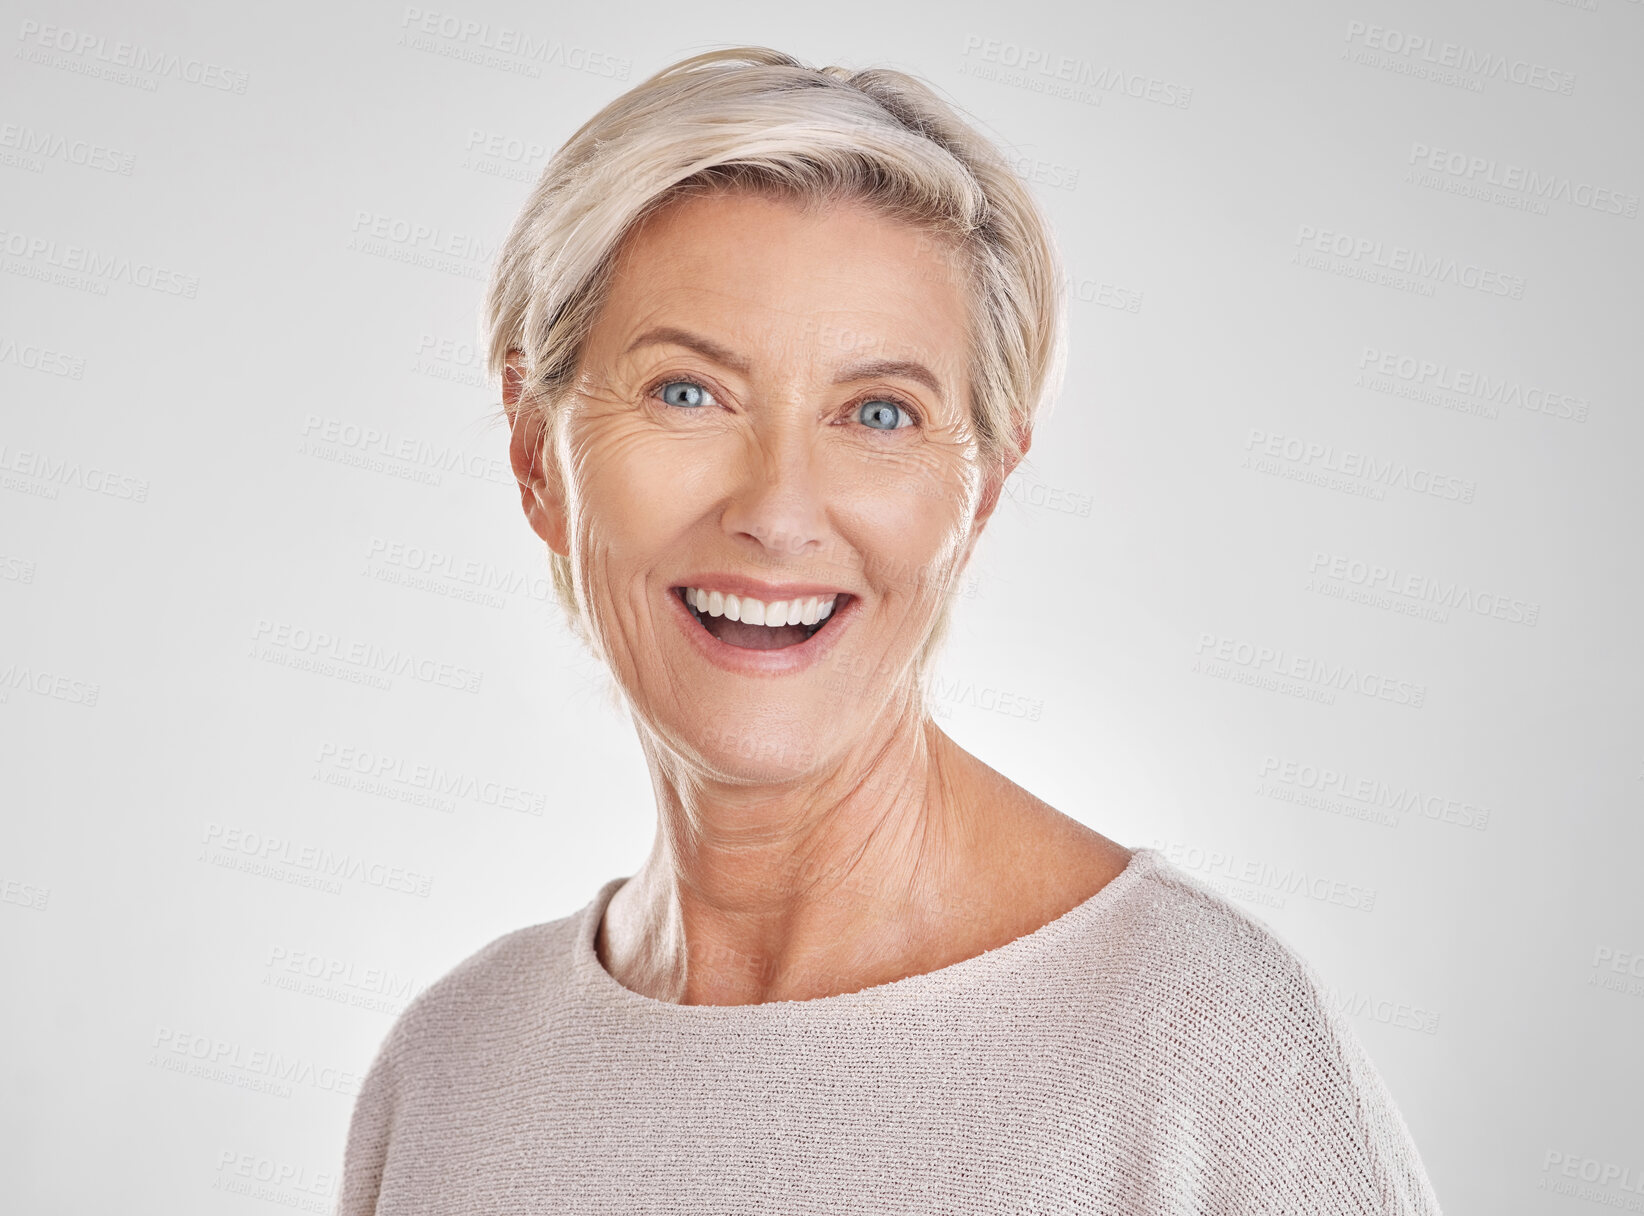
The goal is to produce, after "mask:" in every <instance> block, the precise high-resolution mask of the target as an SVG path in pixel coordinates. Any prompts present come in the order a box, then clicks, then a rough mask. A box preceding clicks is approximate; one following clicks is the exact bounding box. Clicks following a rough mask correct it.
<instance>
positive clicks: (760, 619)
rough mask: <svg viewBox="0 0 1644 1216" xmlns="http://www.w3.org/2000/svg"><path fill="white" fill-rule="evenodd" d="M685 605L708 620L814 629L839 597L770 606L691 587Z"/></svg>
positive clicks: (824, 597)
mask: <svg viewBox="0 0 1644 1216" xmlns="http://www.w3.org/2000/svg"><path fill="white" fill-rule="evenodd" d="M685 602H686V603H688V604H690V605H691V606H692V607H693V608H695V609H696V610H697V611H698V612H701V613H703V614H705V615H707V616H722V617H724V618H725V619H726V620H730V621H742V622H744V623H745V624H749V625H770V626H777V625H814V624H816V623H817V622H818V621H824V620H827V618H828V616H829V615H830V614H831V613H832V612H833V610H834V607H835V605H836V604H837V603H838V602H839V597H838V596H837V595H827V596H822V595H813V596H809V597H807V598H805V599H797V600H777V601H776V602H775V603H771V604H767V603H765V602H764V601H763V600H756V599H753V598H751V597H750V596H746V595H726V594H724V593H723V592H719V591H704V590H703V589H702V588H701V587H687V588H685Z"/></svg>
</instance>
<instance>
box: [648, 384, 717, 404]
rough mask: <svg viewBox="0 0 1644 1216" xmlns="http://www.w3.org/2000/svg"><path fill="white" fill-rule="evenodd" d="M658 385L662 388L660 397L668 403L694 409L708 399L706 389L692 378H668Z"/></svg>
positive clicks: (705, 402)
mask: <svg viewBox="0 0 1644 1216" xmlns="http://www.w3.org/2000/svg"><path fill="white" fill-rule="evenodd" d="M658 387H659V388H661V390H662V399H663V400H664V401H666V402H667V403H668V404H669V405H682V406H686V407H687V408H692V409H694V408H695V407H697V406H700V405H705V404H707V401H708V393H707V391H706V390H705V389H704V388H703V387H702V386H701V385H700V384H698V383H697V382H696V381H694V380H669V381H666V382H665V383H663V384H661V385H658ZM676 390H683V392H680V391H676Z"/></svg>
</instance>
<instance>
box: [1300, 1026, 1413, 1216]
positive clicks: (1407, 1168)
mask: <svg viewBox="0 0 1644 1216" xmlns="http://www.w3.org/2000/svg"><path fill="white" fill-rule="evenodd" d="M1326 1021H1327V1024H1328V1025H1329V1026H1330V1028H1331V1030H1332V1032H1333V1036H1332V1037H1333V1038H1334V1039H1335V1042H1336V1046H1337V1049H1338V1053H1339V1059H1340V1066H1341V1069H1342V1075H1343V1076H1344V1078H1345V1079H1346V1086H1345V1090H1344V1093H1345V1094H1347V1095H1351V1097H1352V1100H1353V1106H1354V1110H1353V1112H1352V1118H1351V1125H1352V1127H1353V1129H1354V1130H1353V1133H1352V1135H1353V1137H1354V1138H1355V1139H1356V1140H1357V1142H1358V1149H1359V1152H1361V1153H1362V1154H1363V1160H1364V1169H1365V1172H1366V1173H1367V1175H1368V1176H1369V1178H1370V1182H1371V1185H1372V1188H1373V1193H1374V1195H1375V1202H1376V1203H1377V1205H1378V1206H1377V1209H1376V1210H1377V1212H1378V1213H1385V1216H1440V1212H1439V1203H1438V1196H1437V1195H1436V1194H1435V1193H1434V1191H1433V1184H1432V1182H1431V1181H1430V1180H1429V1179H1428V1177H1427V1171H1426V1169H1425V1168H1424V1167H1423V1165H1422V1161H1421V1155H1420V1153H1419V1152H1417V1150H1416V1144H1415V1140H1414V1138H1413V1137H1412V1136H1411V1135H1410V1128H1409V1127H1408V1125H1406V1123H1405V1121H1404V1116H1403V1115H1401V1114H1400V1113H1399V1108H1398V1105H1397V1104H1396V1103H1395V1102H1394V1101H1393V1095H1392V1094H1391V1093H1390V1092H1389V1091H1388V1089H1387V1085H1386V1083H1385V1082H1384V1081H1383V1080H1382V1077H1381V1074H1380V1073H1379V1072H1377V1071H1376V1068H1375V1065H1374V1064H1372V1063H1371V1061H1370V1057H1369V1054H1368V1053H1367V1052H1366V1051H1365V1049H1364V1045H1363V1043H1362V1042H1360V1040H1359V1036H1358V1034H1357V1033H1356V1032H1355V1031H1354V1030H1353V1028H1352V1027H1351V1026H1350V1025H1348V1024H1347V1022H1346V1021H1345V1019H1344V1018H1342V1017H1341V1016H1340V1015H1339V1014H1336V1013H1335V1012H1333V1011H1330V1010H1326Z"/></svg>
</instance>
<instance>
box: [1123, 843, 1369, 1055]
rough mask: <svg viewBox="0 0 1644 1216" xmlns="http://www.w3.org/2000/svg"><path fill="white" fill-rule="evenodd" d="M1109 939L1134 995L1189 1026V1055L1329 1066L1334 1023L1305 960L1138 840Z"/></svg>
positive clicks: (1318, 980) (1256, 921) (1334, 1050)
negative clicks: (1133, 980)
mask: <svg viewBox="0 0 1644 1216" xmlns="http://www.w3.org/2000/svg"><path fill="white" fill-rule="evenodd" d="M1123 877H1124V880H1128V882H1129V884H1130V885H1129V888H1128V889H1127V890H1126V891H1125V898H1123V899H1121V900H1119V901H1118V903H1117V905H1116V907H1115V918H1114V919H1115V922H1116V923H1115V924H1114V925H1113V926H1112V932H1113V933H1114V935H1115V937H1116V939H1117V940H1115V941H1114V942H1113V943H1112V946H1111V948H1112V949H1114V950H1115V951H1116V952H1117V953H1119V954H1120V955H1121V956H1122V957H1124V958H1126V959H1127V960H1128V961H1129V962H1130V964H1131V967H1129V968H1127V970H1128V971H1129V972H1130V973H1131V974H1134V975H1136V976H1137V977H1139V979H1140V984H1141V992H1140V993H1139V995H1140V996H1141V997H1142V998H1143V1003H1144V1004H1145V1005H1146V1006H1147V1008H1149V1009H1150V1010H1152V1011H1154V1012H1155V1013H1158V1014H1161V1015H1165V1014H1168V1015H1171V1020H1172V1021H1173V1022H1175V1021H1177V1020H1181V1021H1180V1022H1179V1024H1191V1025H1192V1026H1194V1027H1195V1030H1196V1033H1195V1034H1194V1036H1193V1038H1192V1040H1191V1042H1188V1043H1183V1044H1181V1045H1180V1046H1182V1047H1186V1048H1188V1049H1190V1050H1191V1051H1193V1052H1194V1053H1196V1054H1208V1055H1216V1056H1221V1057H1224V1058H1226V1059H1232V1058H1233V1057H1234V1056H1239V1057H1242V1058H1243V1059H1245V1060H1256V1059H1264V1058H1267V1059H1282V1060H1284V1061H1286V1067H1287V1069H1288V1068H1292V1067H1293V1066H1294V1064H1295V1062H1297V1061H1305V1062H1306V1063H1307V1065H1308V1066H1309V1067H1311V1068H1314V1069H1317V1070H1324V1071H1328V1070H1330V1069H1332V1068H1333V1067H1334V1066H1335V1061H1336V1057H1337V1056H1338V1055H1339V1052H1338V1050H1337V1046H1336V1044H1337V1040H1338V1039H1339V1038H1340V1035H1341V1031H1342V1024H1341V1022H1340V1019H1339V1018H1338V1017H1337V1016H1335V1015H1334V1014H1333V1012H1332V1010H1331V1006H1330V1004H1329V1002H1328V1000H1327V999H1326V990H1325V986H1324V984H1323V982H1322V980H1321V978H1320V976H1319V974H1318V972H1317V971H1316V970H1315V969H1314V967H1313V966H1312V965H1311V964H1310V963H1309V962H1308V961H1307V960H1306V959H1304V958H1303V957H1302V956H1301V955H1300V954H1299V953H1297V952H1296V950H1295V949H1294V948H1292V947H1291V946H1290V945H1289V943H1288V942H1286V941H1285V940H1284V939H1283V938H1282V937H1280V936H1279V934H1278V933H1277V932H1275V931H1274V930H1273V929H1272V928H1271V927H1270V926H1269V925H1268V924H1267V923H1266V922H1265V921H1263V920H1261V919H1260V918H1258V917H1256V916H1255V915H1253V914H1251V913H1249V912H1247V911H1245V910H1244V909H1243V908H1241V907H1239V906H1238V905H1237V904H1235V903H1234V902H1233V901H1232V900H1231V899H1229V898H1228V897H1226V896H1224V895H1222V894H1221V893H1219V892H1218V891H1216V890H1214V889H1212V888H1210V887H1209V886H1207V885H1205V884H1204V883H1202V882H1200V881H1199V880H1198V879H1196V878H1194V877H1193V876H1192V875H1190V874H1188V873H1186V872H1185V871H1183V870H1181V869H1180V868H1178V867H1177V866H1175V865H1173V864H1172V863H1171V862H1169V861H1168V860H1167V859H1166V858H1165V857H1164V856H1163V854H1161V853H1160V852H1158V851H1157V850H1155V849H1138V850H1136V852H1135V857H1134V859H1133V861H1132V864H1131V867H1129V869H1128V870H1127V872H1126V874H1125V875H1124V876H1123Z"/></svg>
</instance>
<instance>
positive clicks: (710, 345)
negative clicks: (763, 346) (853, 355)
mask: <svg viewBox="0 0 1644 1216" xmlns="http://www.w3.org/2000/svg"><path fill="white" fill-rule="evenodd" d="M668 343H671V344H672V345H674V346H683V347H685V348H686V349H687V350H694V351H696V352H697V354H699V355H703V356H705V357H706V358H709V359H712V360H713V361H714V362H716V363H720V364H723V365H724V366H725V367H728V368H730V369H731V370H732V371H735V372H739V373H741V374H742V375H747V374H748V372H749V370H750V369H751V367H752V364H750V363H749V361H748V360H747V359H746V358H745V357H744V356H742V355H739V354H737V353H736V352H735V351H733V350H731V349H730V348H729V347H725V346H721V345H720V344H719V343H718V342H715V341H714V340H713V339H712V338H704V337H702V336H701V335H700V334H693V333H691V332H690V331H689V330H685V329H678V328H676V327H674V326H672V325H659V326H656V327H655V328H653V329H648V330H646V331H645V332H644V333H642V334H640V335H639V337H637V338H635V339H634V340H633V342H632V343H631V344H630V345H629V347H628V349H627V350H626V351H624V352H623V354H632V353H633V352H634V351H636V350H638V349H639V348H640V347H642V346H660V345H663V344H668ZM880 376H900V377H902V378H903V379H906V380H912V381H914V382H915V383H916V384H923V385H924V386H925V387H926V388H928V389H930V391H931V392H933V393H935V394H936V396H937V398H938V399H939V400H942V401H946V400H947V395H946V394H945V393H944V392H943V391H942V383H941V381H939V380H938V379H937V378H936V376H935V374H934V373H932V371H931V370H930V369H929V368H928V367H926V366H925V365H924V364H923V363H917V362H915V361H914V360H912V359H860V360H858V361H857V362H855V363H848V364H846V365H845V366H844V367H842V368H840V369H839V374H838V375H836V376H835V377H834V378H833V382H834V383H835V384H849V383H850V382H851V381H853V380H871V379H874V378H876V377H880Z"/></svg>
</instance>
